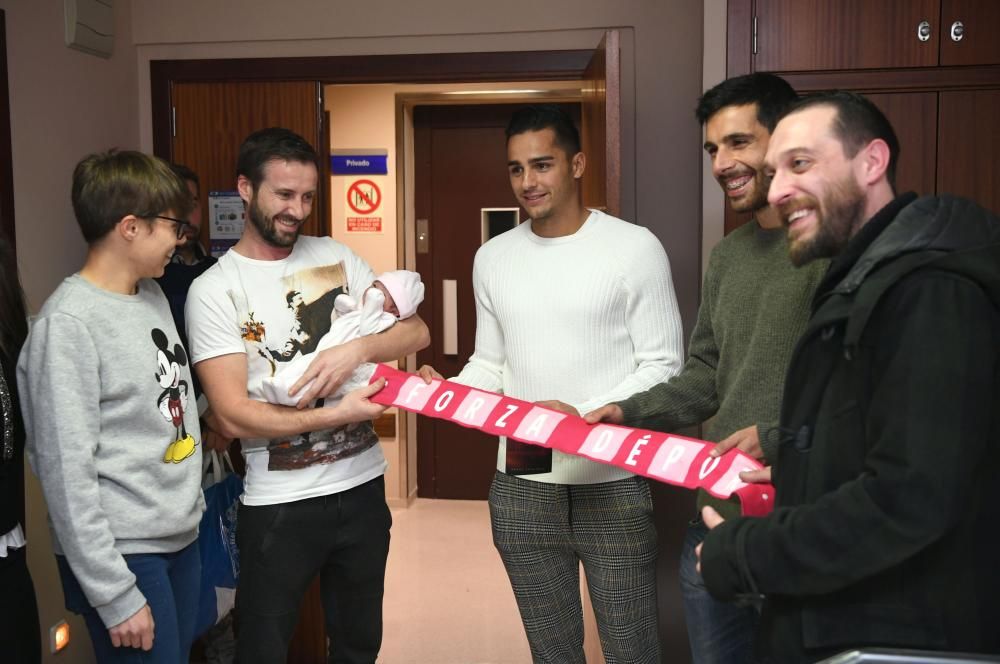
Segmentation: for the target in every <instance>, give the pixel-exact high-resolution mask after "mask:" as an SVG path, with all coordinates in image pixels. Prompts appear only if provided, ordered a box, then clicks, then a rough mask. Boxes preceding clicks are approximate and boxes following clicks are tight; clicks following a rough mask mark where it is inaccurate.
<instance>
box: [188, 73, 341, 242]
mask: <svg viewBox="0 0 1000 664" xmlns="http://www.w3.org/2000/svg"><path fill="white" fill-rule="evenodd" d="M319 95H320V86H319V84H318V83H316V82H314V81H285V82H242V83H174V84H173V86H172V88H171V103H172V105H173V114H174V132H173V134H174V135H173V138H172V141H171V159H172V160H173V161H175V162H177V163H181V164H184V165H186V166H188V167H189V168H191V169H192V170H194V171H195V172H196V173H197V174H198V176H199V177H200V178H201V194H202V195H201V205H202V219H204V220H205V221H204V223H202V229H201V233H202V243H203V244H204V245H205V246H206V247H207V246H208V227H209V224H208V220H209V218H210V217H209V214H208V192H209V191H229V190H235V189H236V156H237V154H238V152H239V147H240V144H241V143H242V142H243V139H245V138H246V137H247V136H248V135H249V134H250V133H252V132H254V131H256V130H258V129H264V128H265V127H286V128H288V129H291V130H292V131H294V132H296V133H297V134H299V135H301V136H302V137H303V138H305V139H306V140H307V141H309V142H310V143H311V144H312V145H313V147H314V148H316V151H317V152H318V153H319V154H320V156H321V159H320V163H321V168H322V166H323V164H324V163H325V162H326V161H328V160H327V159H326V157H325V155H326V154H327V153H328V151H329V150H328V146H327V145H324V144H323V143H322V139H323V128H322V126H321V121H322V120H321V118H322V114H321V109H322V103H321V101H320V96H319ZM321 174H322V171H321ZM328 186H329V178H325V177H320V179H319V192H318V194H319V195H318V196H317V204H316V206H315V207H314V208H313V213H312V216H311V217H310V219H309V220H308V221H307V222H306V224H305V226H304V227H303V231H302V232H303V233H304V234H305V235H326V234H327V233H328V232H329V220H328V217H329V214H328V212H327V210H328V208H329V201H328V198H329V197H328V195H327V194H326V192H327V191H328Z"/></svg>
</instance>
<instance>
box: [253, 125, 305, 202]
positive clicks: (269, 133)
mask: <svg viewBox="0 0 1000 664" xmlns="http://www.w3.org/2000/svg"><path fill="white" fill-rule="evenodd" d="M275 159H277V160H279V161H295V162H300V163H303V164H313V165H314V166H316V168H317V169H318V168H319V157H318V156H317V155H316V150H315V149H314V148H313V146H312V145H310V144H309V141H307V140H306V139H304V138H302V137H301V136H299V135H298V134H296V133H295V132H294V131H291V130H289V129H284V128H282V127H268V128H267V129H261V130H258V131H255V132H254V133H252V134H250V135H249V136H247V137H246V140H244V141H243V145H241V146H240V154H239V157H237V159H236V175H237V177H238V176H240V175H242V176H244V177H245V178H246V179H248V180H250V184H251V185H253V188H254V190H256V189H257V187H258V186H260V183H261V182H263V181H264V166H265V165H266V164H267V162H269V161H273V160H275Z"/></svg>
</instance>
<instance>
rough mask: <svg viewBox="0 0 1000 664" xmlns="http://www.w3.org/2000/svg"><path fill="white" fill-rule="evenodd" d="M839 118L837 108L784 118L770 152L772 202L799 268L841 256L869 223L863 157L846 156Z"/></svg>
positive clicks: (814, 108) (812, 108) (817, 108)
mask: <svg viewBox="0 0 1000 664" xmlns="http://www.w3.org/2000/svg"><path fill="white" fill-rule="evenodd" d="M836 115H837V110H836V109H835V108H834V107H832V106H823V105H819V106H810V107H807V108H805V109H803V110H801V111H796V112H794V113H792V114H790V115H787V116H785V118H783V119H782V120H781V122H779V123H778V126H777V127H775V128H774V134H773V135H772V136H771V142H770V146H769V147H768V150H767V157H766V163H767V166H766V169H767V172H768V173H770V174H772V175H771V186H770V191H769V193H768V202H769V203H770V204H771V205H773V206H774V207H775V208H776V209H777V210H778V213H779V215H780V217H781V221H782V223H783V224H784V225H785V226H786V227H787V228H788V246H789V255H790V256H791V259H792V262H793V263H795V264H796V265H803V264H805V263H808V262H809V261H811V260H813V259H815V258H826V257H830V256H835V255H836V254H839V253H840V252H841V251H842V250H843V248H844V247H845V246H846V245H847V242H848V241H849V240H850V239H851V236H853V235H854V233H855V232H856V231H857V229H858V228H860V226H861V224H862V223H863V222H864V219H863V216H864V211H865V206H866V202H867V201H866V200H865V190H864V188H863V187H862V185H861V182H860V181H859V177H858V169H857V163H856V162H857V160H858V159H859V158H860V157H859V156H855V157H854V158H849V157H848V156H847V155H846V154H845V152H844V145H843V143H842V142H841V141H840V139H839V138H838V137H837V136H836V134H835V133H834V129H833V122H834V120H835V119H836ZM859 154H860V153H859Z"/></svg>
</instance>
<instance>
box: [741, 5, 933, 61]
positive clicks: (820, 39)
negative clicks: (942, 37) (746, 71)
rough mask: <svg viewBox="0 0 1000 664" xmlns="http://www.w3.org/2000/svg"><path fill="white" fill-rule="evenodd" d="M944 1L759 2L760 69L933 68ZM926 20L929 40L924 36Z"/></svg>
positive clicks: (756, 58)
mask: <svg viewBox="0 0 1000 664" xmlns="http://www.w3.org/2000/svg"><path fill="white" fill-rule="evenodd" d="M939 2H940V0H877V1H876V2H872V0H757V2H756V7H755V10H756V13H755V16H756V47H757V48H756V57H755V59H754V69H755V70H756V71H818V70H826V69H862V68H864V69H869V68H887V67H929V66H934V65H936V64H937V63H938V40H937V39H936V38H934V36H933V34H930V32H931V31H933V26H934V25H935V24H937V23H938V14H939V12H940V8H939V6H938V5H939ZM921 24H926V26H927V28H926V30H927V31H928V33H929V38H927V39H926V40H921V38H920V37H919V36H918V32H919V30H920V28H919V26H920V25H921Z"/></svg>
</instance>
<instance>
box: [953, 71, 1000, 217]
mask: <svg viewBox="0 0 1000 664" xmlns="http://www.w3.org/2000/svg"><path fill="white" fill-rule="evenodd" d="M997 117H1000V90H967V91H956V92H942V93H941V103H940V122H939V124H938V169H937V191H938V193H941V194H955V195H957V196H965V197H967V198H971V199H972V200H974V201H976V202H977V203H979V204H980V205H982V206H983V207H985V208H987V209H989V210H992V211H993V212H994V213H996V214H1000V187H998V184H997V183H1000V166H998V165H997V155H998V154H1000V132H998V131H997V129H996V120H997Z"/></svg>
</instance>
